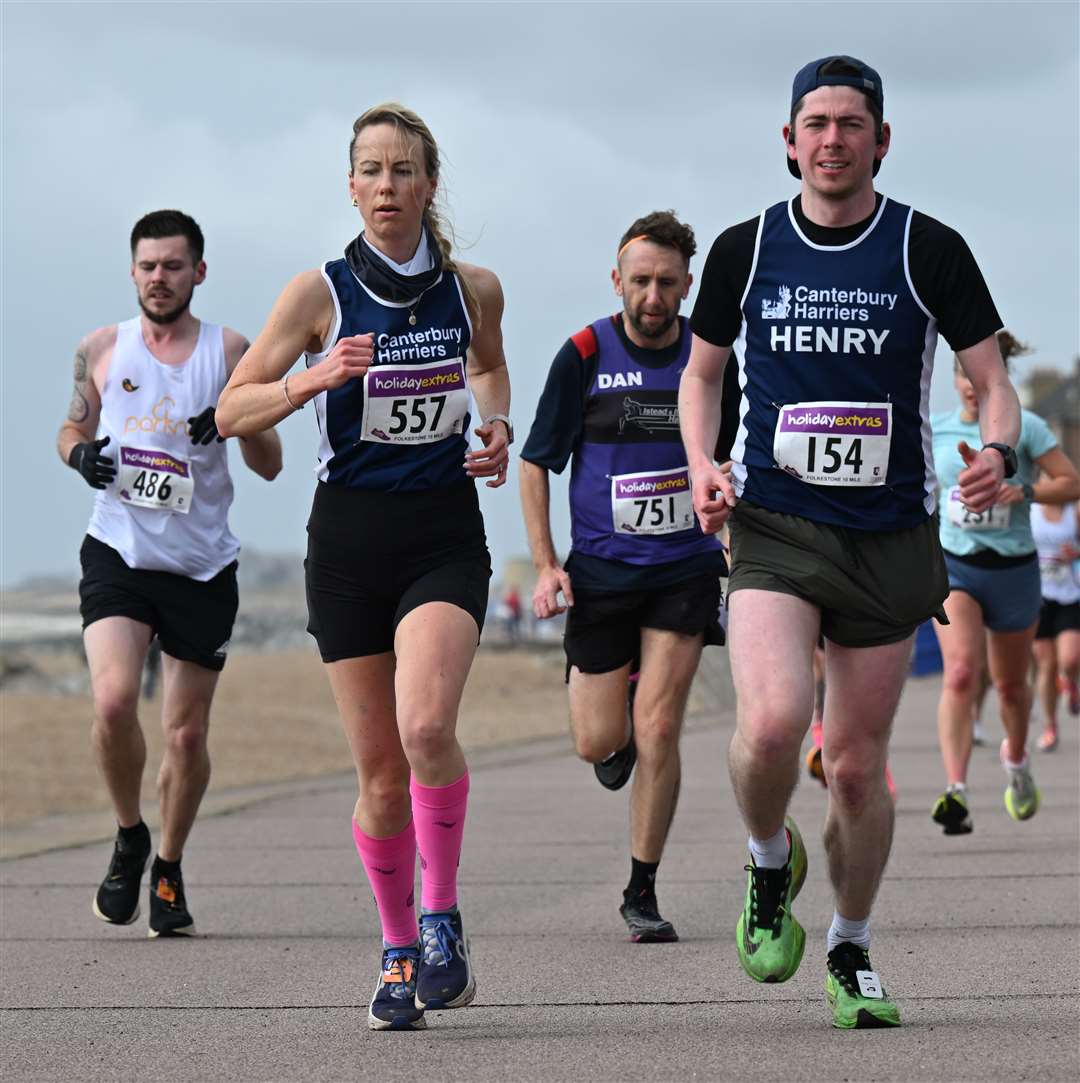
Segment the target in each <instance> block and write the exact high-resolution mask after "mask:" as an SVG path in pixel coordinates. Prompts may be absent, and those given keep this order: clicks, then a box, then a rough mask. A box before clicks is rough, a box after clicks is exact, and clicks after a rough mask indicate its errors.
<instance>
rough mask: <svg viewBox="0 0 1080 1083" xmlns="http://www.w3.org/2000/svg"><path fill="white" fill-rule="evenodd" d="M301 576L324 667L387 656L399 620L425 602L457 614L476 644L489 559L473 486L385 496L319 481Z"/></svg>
mask: <svg viewBox="0 0 1080 1083" xmlns="http://www.w3.org/2000/svg"><path fill="white" fill-rule="evenodd" d="M304 569H305V572H306V578H307V601H308V631H309V632H310V633H311V634H312V635H313V636H314V637H315V640H316V642H317V643H318V645H319V653H320V654H321V655H322V660H323V661H324V662H338V661H341V660H342V659H344V658H362V657H364V656H366V655H371V654H384V653H385V652H387V651H391V650H393V649H394V633H395V631H396V630H397V626H398V624H399V623H400V622H401V620H402V618H403V617H404V616H405V615H406V614H407V613H410V612H411V611H412V610H414V609H416V608H417V607H418V606H421V605H424V604H426V603H427V602H449V603H450V604H451V605H456V606H457V607H458V608H459V609H464V610H465V612H466V613H468V614H469V616H471V617H472V618H473V620H474V621H476V634H477V639H479V636H480V630H481V629H482V628H483V627H484V614H485V613H486V611H487V600H488V580H489V579H490V578H491V557H490V556H489V555H488V550H487V540H486V538H485V536H484V520H483V518H482V516H481V514H480V504H479V502H478V500H477V496H476V486H475V485H474V484H473V482H471V481H465V482H462V483H460V484H458V485H452V486H447V487H445V488H441V489H427V490H424V491H421V492H390V493H387V492H381V491H377V490H368V489H350V488H348V487H346V486H343V485H329V484H327V483H325V482H321V483H320V484H319V487H318V488H317V489H316V490H315V501H314V503H313V504H312V508H311V518H310V519H309V520H308V551H307V559H306V560H305V561H304Z"/></svg>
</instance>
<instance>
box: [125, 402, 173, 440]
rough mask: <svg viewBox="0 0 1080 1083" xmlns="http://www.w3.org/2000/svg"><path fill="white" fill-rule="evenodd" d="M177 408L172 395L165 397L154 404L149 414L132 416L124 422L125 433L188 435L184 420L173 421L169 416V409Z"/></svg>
mask: <svg viewBox="0 0 1080 1083" xmlns="http://www.w3.org/2000/svg"><path fill="white" fill-rule="evenodd" d="M170 406H172V407H173V408H174V409H175V408H176V402H175V400H174V399H173V397H172V396H171V395H165V396H164V397H163V398H160V399H158V401H157V402H156V403H154V407H153V409H152V410H151V411H150V413H149V414H143V416H142V417H136V416H135V415H134V414H131V415H130V416H129V417H128V419H127V420H126V421H125V422H124V432H125V433H129V432H155V433H164V434H165V435H168V436H176V435H177V434H178V433H182V434H183V435H185V436H186V435H187V433H188V423H187V421H185V420H183V419H182V418H177V419H175V420H174V419H173V418H171V417H170V416H169V407H170Z"/></svg>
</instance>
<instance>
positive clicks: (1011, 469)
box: [982, 444, 1016, 478]
mask: <svg viewBox="0 0 1080 1083" xmlns="http://www.w3.org/2000/svg"><path fill="white" fill-rule="evenodd" d="M988 447H992V448H993V449H994V450H995V451H996V452H998V454H1000V455H1001V457H1002V459H1004V460H1005V477H1007V478H1011V477H1012V476H1013V474H1015V473H1016V452H1015V451H1013V449H1012V448H1011V447H1009V445H1008V444H983V446H982V450H983V451H985V450H986V449H987V448H988Z"/></svg>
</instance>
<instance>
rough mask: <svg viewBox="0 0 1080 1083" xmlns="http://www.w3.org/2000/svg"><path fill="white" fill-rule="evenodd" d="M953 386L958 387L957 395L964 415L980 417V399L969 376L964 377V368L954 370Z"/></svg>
mask: <svg viewBox="0 0 1080 1083" xmlns="http://www.w3.org/2000/svg"><path fill="white" fill-rule="evenodd" d="M953 385H954V386H955V387H956V394H957V395H958V396H959V398H960V406H961V408H962V409H963V411H964V413H966V414H972V415H974V416H975V417H978V416H979V399H978V396H977V395H976V394H975V388H974V386H973V385H972V383H971V381H970V380H969V379H968V378H967V376H965V375H964V370H963V369H962V368H954V369H953Z"/></svg>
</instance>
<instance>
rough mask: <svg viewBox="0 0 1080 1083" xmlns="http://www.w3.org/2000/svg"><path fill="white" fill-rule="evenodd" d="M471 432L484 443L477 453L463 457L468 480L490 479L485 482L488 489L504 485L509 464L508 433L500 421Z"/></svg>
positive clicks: (471, 452) (469, 453) (472, 452)
mask: <svg viewBox="0 0 1080 1083" xmlns="http://www.w3.org/2000/svg"><path fill="white" fill-rule="evenodd" d="M473 432H474V433H476V435H477V436H479V437H480V439H481V440H483V442H484V446H483V447H482V448H480V449H479V450H478V451H470V452H468V453H467V454H466V455H465V473H466V474H468V475H469V477H470V478H491V479H492V480H491V481H489V482H486V485H487V487H488V488H489V489H497V488H498V487H499V486H500V485H505V484H506V467H507V464H508V463H509V462H510V444H509V435H510V434H509V433H508V432H507V431H506V426H505V425H504V424H503V423H502V422H501V421H493V422H492V423H491V424H490V425H481V426H480V427H479V428H476V429H473Z"/></svg>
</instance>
